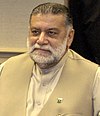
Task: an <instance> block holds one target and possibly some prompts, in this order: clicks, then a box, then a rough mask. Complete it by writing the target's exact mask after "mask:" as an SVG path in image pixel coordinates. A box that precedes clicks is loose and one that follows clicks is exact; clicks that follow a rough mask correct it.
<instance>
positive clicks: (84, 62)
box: [68, 49, 99, 70]
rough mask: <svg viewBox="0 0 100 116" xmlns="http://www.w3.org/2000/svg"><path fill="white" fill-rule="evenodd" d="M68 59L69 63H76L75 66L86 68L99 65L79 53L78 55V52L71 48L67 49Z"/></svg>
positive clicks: (95, 67)
mask: <svg viewBox="0 0 100 116" xmlns="http://www.w3.org/2000/svg"><path fill="white" fill-rule="evenodd" d="M68 59H69V61H70V62H71V63H73V64H77V66H79V67H80V68H81V67H84V68H88V69H93V70H94V69H97V68H98V67H99V65H98V64H96V63H94V62H91V61H90V60H88V59H85V58H83V57H82V56H81V55H79V54H78V53H76V52H75V51H73V50H71V49H70V50H69V53H68Z"/></svg>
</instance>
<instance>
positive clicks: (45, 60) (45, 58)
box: [27, 39, 67, 65]
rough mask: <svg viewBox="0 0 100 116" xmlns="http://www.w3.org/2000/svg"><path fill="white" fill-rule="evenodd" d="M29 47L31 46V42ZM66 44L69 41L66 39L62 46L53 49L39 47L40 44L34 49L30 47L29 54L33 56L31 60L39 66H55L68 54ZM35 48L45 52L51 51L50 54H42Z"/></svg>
mask: <svg viewBox="0 0 100 116" xmlns="http://www.w3.org/2000/svg"><path fill="white" fill-rule="evenodd" d="M27 43H28V46H29V42H27ZM66 44H67V41H66V39H65V40H64V42H63V43H62V44H60V45H59V46H58V47H57V48H55V49H54V48H52V47H51V46H50V45H42V46H41V45H39V44H37V43H36V44H35V45H34V46H32V47H29V54H30V56H31V58H32V59H33V60H34V61H35V62H36V63H38V64H45V65H50V64H55V63H57V62H59V60H60V59H61V58H62V56H63V55H64V54H65V52H66V49H67V48H66ZM35 48H41V49H44V50H49V51H50V52H47V54H46V53H41V52H39V51H38V50H36V51H35V50H34V49H35Z"/></svg>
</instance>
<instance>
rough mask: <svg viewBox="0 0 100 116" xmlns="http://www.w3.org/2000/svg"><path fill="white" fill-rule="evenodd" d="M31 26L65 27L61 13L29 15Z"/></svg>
mask: <svg viewBox="0 0 100 116" xmlns="http://www.w3.org/2000/svg"><path fill="white" fill-rule="evenodd" d="M30 25H31V26H42V27H43V26H50V27H51V26H53V27H54V26H58V27H59V26H64V27H65V17H64V16H63V15H61V14H60V15H53V14H37V15H32V17H31V22H30Z"/></svg>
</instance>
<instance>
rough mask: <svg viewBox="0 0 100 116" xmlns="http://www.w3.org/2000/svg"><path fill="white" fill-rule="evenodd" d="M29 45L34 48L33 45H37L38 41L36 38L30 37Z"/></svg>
mask: <svg viewBox="0 0 100 116" xmlns="http://www.w3.org/2000/svg"><path fill="white" fill-rule="evenodd" d="M28 40H29V44H30V46H32V45H34V44H35V42H36V39H35V38H33V37H29V39H28Z"/></svg>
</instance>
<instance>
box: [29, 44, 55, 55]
mask: <svg viewBox="0 0 100 116" xmlns="http://www.w3.org/2000/svg"><path fill="white" fill-rule="evenodd" d="M35 49H43V50H48V51H50V52H52V51H53V49H52V47H51V46H50V45H42V46H41V45H39V44H35V45H33V46H32V47H30V50H29V53H31V52H33V51H34V50H35Z"/></svg>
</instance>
